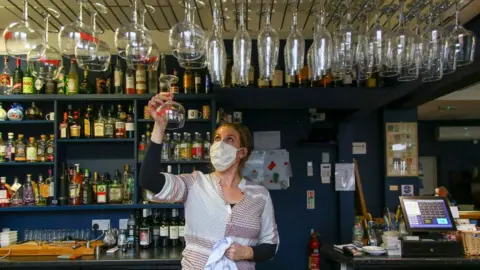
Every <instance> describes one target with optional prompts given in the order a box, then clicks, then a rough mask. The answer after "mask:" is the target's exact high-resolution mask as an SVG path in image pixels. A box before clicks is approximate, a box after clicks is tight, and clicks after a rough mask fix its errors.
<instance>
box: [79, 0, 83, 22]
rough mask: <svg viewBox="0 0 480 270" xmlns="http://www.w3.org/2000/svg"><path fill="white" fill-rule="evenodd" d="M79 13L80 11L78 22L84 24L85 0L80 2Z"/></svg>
mask: <svg viewBox="0 0 480 270" xmlns="http://www.w3.org/2000/svg"><path fill="white" fill-rule="evenodd" d="M78 5H79V11H78V21H79V22H83V0H80V1H78Z"/></svg>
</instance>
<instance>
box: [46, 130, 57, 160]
mask: <svg viewBox="0 0 480 270" xmlns="http://www.w3.org/2000/svg"><path fill="white" fill-rule="evenodd" d="M46 151H47V152H46V156H47V161H49V162H53V161H54V160H55V135H53V134H50V140H48V141H47V150H46Z"/></svg>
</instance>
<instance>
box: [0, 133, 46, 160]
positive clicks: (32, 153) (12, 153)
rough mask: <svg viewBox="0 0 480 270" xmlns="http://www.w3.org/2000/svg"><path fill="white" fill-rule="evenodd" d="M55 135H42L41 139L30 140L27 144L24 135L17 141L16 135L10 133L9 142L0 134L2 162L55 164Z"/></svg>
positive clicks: (0, 156) (32, 138)
mask: <svg viewBox="0 0 480 270" xmlns="http://www.w3.org/2000/svg"><path fill="white" fill-rule="evenodd" d="M54 139H55V135H53V134H50V137H49V139H48V140H47V135H44V134H42V135H40V139H39V140H36V139H35V137H30V138H28V142H25V140H24V135H23V134H18V138H17V140H15V139H14V133H12V132H9V133H8V140H7V141H3V134H2V132H0V162H53V161H54V160H55V141H54Z"/></svg>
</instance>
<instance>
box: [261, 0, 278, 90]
mask: <svg viewBox="0 0 480 270" xmlns="http://www.w3.org/2000/svg"><path fill="white" fill-rule="evenodd" d="M271 1H273V0H271ZM270 7H271V3H269V1H264V4H263V7H262V10H261V12H262V13H263V16H264V17H265V25H264V27H263V29H262V30H261V31H260V33H259V34H258V39H257V40H258V41H257V42H258V43H257V50H258V63H259V69H260V79H261V80H267V81H271V80H272V79H273V71H274V70H275V66H276V65H277V62H278V49H279V45H280V40H279V37H278V33H277V31H276V30H275V29H274V28H273V27H272V26H271V25H270V22H271V20H270V12H271V9H270Z"/></svg>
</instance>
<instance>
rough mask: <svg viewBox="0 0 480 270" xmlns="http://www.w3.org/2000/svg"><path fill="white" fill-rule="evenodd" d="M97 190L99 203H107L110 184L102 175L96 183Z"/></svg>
mask: <svg viewBox="0 0 480 270" xmlns="http://www.w3.org/2000/svg"><path fill="white" fill-rule="evenodd" d="M96 190H97V203H98V204H106V203H107V200H108V196H107V195H108V194H107V192H108V185H107V182H106V181H105V179H104V177H103V176H100V180H98V182H97V185H96Z"/></svg>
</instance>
